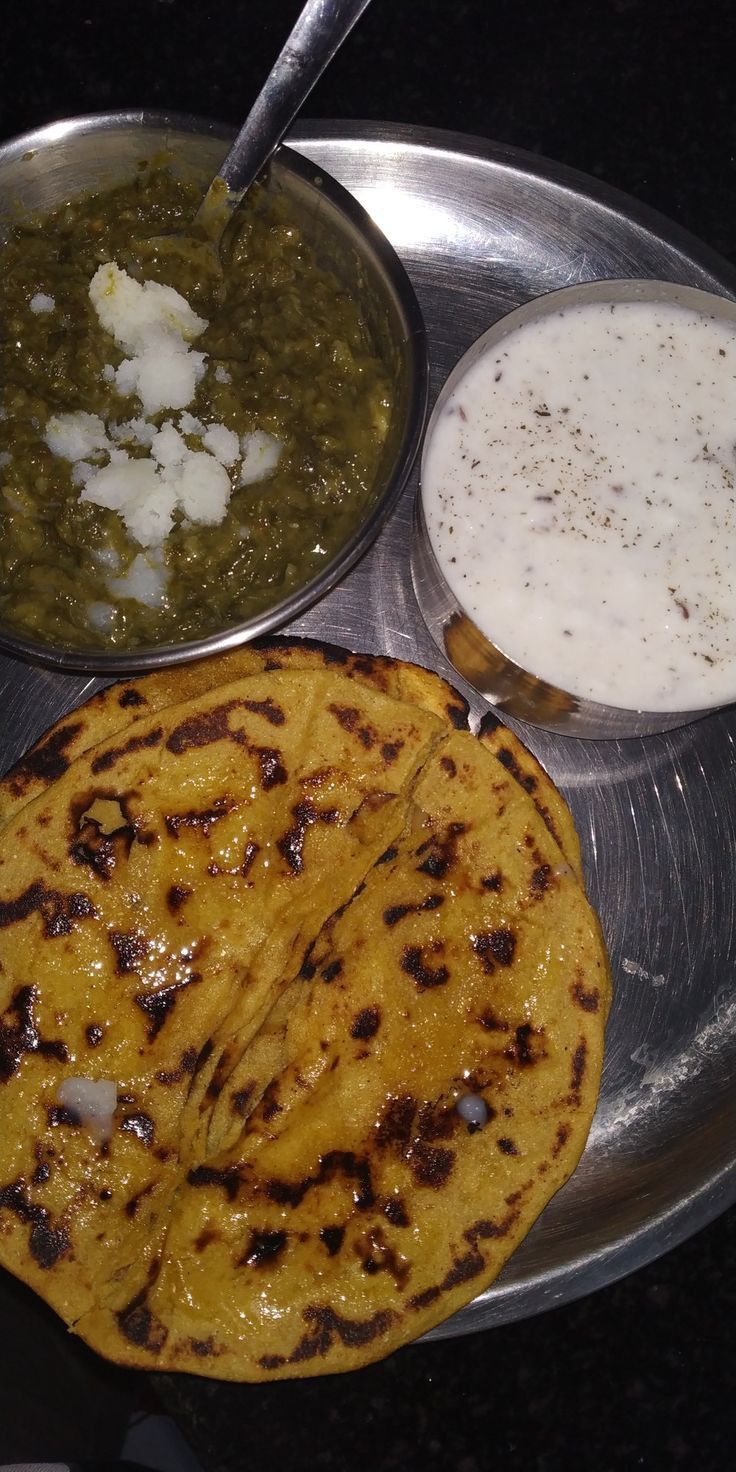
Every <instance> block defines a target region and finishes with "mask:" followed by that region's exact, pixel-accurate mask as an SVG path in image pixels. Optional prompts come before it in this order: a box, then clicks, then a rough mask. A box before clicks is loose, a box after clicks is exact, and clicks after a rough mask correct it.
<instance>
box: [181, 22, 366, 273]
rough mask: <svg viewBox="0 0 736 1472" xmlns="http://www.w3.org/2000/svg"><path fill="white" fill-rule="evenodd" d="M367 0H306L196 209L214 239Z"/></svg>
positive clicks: (216, 241) (216, 240) (198, 219)
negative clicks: (219, 167) (230, 146)
mask: <svg viewBox="0 0 736 1472" xmlns="http://www.w3.org/2000/svg"><path fill="white" fill-rule="evenodd" d="M368 4H369V0H307V3H306V5H305V6H304V9H303V10H302V11H301V14H300V15H299V17H298V19H297V21H296V24H295V26H294V29H293V30H292V32H291V35H290V36H289V38H288V40H287V42H286V44H285V46H284V48H283V50H282V51H281V52H280V54H279V56H278V57H277V58H276V61H275V63H274V65H273V67H272V68H271V71H270V72H269V74H268V76H267V78H266V81H265V82H264V85H263V87H262V88H261V91H260V92H259V94H258V96H257V98H256V100H255V102H254V103H253V106H252V108H251V110H250V112H249V113H248V116H247V118H246V120H245V122H244V123H243V126H242V128H241V129H240V132H239V133H238V136H237V138H236V139H235V142H234V143H233V146H232V148H231V149H230V152H229V153H228V155H227V158H226V159H225V161H224V163H223V165H222V168H221V169H220V171H219V173H218V174H217V175H216V176H215V178H214V179H213V180H212V183H211V184H210V187H209V189H208V190H207V193H206V194H205V197H204V199H203V200H202V203H201V205H200V207H199V209H198V210H197V213H196V215H195V224H197V225H199V226H200V227H201V228H203V229H204V230H205V231H206V233H207V236H208V238H209V239H210V240H212V241H213V243H214V244H219V242H220V240H221V239H222V235H223V232H224V230H225V229H226V227H227V225H228V222H229V220H230V218H231V216H232V213H233V210H235V209H237V207H238V205H239V204H240V202H241V200H242V199H243V197H244V195H245V194H246V193H247V191H248V189H249V188H250V186H251V184H252V183H253V181H254V180H255V179H256V178H257V177H258V175H259V174H260V172H261V170H262V169H263V167H264V165H265V164H267V163H268V160H269V159H270V157H271V154H272V153H274V152H275V150H276V148H277V147H278V145H279V143H280V142H281V139H282V138H283V136H284V133H285V132H286V130H287V128H288V126H289V124H290V123H291V122H292V121H293V119H294V118H295V117H296V114H297V113H298V112H299V109H300V108H301V106H302V104H303V103H304V102H305V101H306V99H307V97H308V96H309V93H310V92H311V90H312V88H313V87H314V85H315V83H316V82H318V81H319V78H320V77H321V76H322V73H323V71H324V70H325V68H326V67H327V66H328V65H329V63H330V62H331V61H332V58H333V56H334V55H335V53H336V52H337V51H339V49H340V47H341V46H342V43H343V41H344V40H346V38H347V36H348V35H349V34H350V32H351V30H352V29H353V26H354V25H355V23H356V21H357V20H359V19H360V17H361V15H362V14H363V11H364V10H365V9H366V6H367V5H368Z"/></svg>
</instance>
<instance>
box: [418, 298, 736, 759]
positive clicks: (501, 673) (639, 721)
mask: <svg viewBox="0 0 736 1472" xmlns="http://www.w3.org/2000/svg"><path fill="white" fill-rule="evenodd" d="M591 301H592V302H600V301H604V302H632V301H645V302H654V303H661V302H666V303H668V304H670V305H679V306H683V307H689V308H690V309H691V310H693V311H697V312H700V313H705V314H706V315H710V316H717V317H719V318H721V319H723V320H727V321H729V322H736V302H735V301H733V300H730V299H728V298H725V297H719V296H715V295H713V294H712V293H711V292H706V291H701V290H699V289H698V288H696V287H692V286H678V285H675V284H674V283H670V282H666V281H640V280H620V281H619V280H617V281H596V282H588V283H585V284H583V285H578V286H571V287H563V288H562V289H561V290H558V291H552V292H549V293H548V294H547V295H545V296H542V297H536V298H534V299H533V300H532V301H529V302H526V303H525V304H524V305H523V306H521V307H517V308H516V309H515V310H514V311H512V312H509V313H508V314H507V315H506V316H505V317H502V318H500V319H499V321H497V322H495V323H494V324H493V326H492V327H490V328H489V329H488V331H487V332H484V333H483V334H482V336H481V337H479V338H478V339H477V341H476V342H474V343H473V345H472V347H470V348H469V349H468V351H467V353H465V355H464V356H463V357H462V358H461V359H460V362H459V363H458V364H457V365H456V367H455V368H454V369H453V371H452V373H451V374H450V376H449V378H448V379H447V381H446V383H445V384H444V385H443V387H442V390H441V392H440V395H439V398H438V399H437V402H436V404H435V406H434V409H433V411H432V414H431V416H430V419H429V423H428V425H427V432H426V435H425V441H424V445H425V448H424V454H423V459H422V474H421V483H422V484H423V483H424V479H425V475H424V471H425V466H426V458H427V447H428V445H429V443H430V441H431V437H432V429H433V426H434V424H435V422H436V420H437V419H438V417H439V415H440V414H441V413H442V410H443V408H444V406H445V404H446V402H447V400H448V398H449V396H450V394H451V393H452V392H453V390H454V389H455V387H456V386H457V384H458V383H459V382H460V380H461V379H462V378H463V377H464V376H465V374H466V373H467V372H468V370H469V369H470V368H471V367H472V366H473V364H474V363H475V362H476V361H477V359H478V358H480V357H482V356H483V355H484V354H485V353H487V352H488V351H489V349H491V348H494V347H496V346H497V345H498V343H499V342H500V341H501V340H502V339H503V338H504V337H506V336H507V335H508V334H509V333H511V332H514V331H516V329H517V328H519V327H521V326H522V325H523V324H524V323H525V322H528V321H530V320H531V319H539V318H541V317H544V316H547V315H549V314H551V313H555V312H559V311H560V310H561V309H562V308H563V307H568V306H570V307H573V306H578V305H581V304H583V303H585V302H591ZM412 579H413V582H414V591H415V593H416V596H417V601H418V603H419V607H420V609H421V611H422V615H423V617H424V620H425V623H426V624H427V627H428V629H429V632H430V634H431V635H432V638H433V639H434V641H435V643H436V644H437V646H438V647H439V649H441V650H442V653H443V654H444V655H445V656H446V657H447V658H448V659H449V661H450V663H451V664H452V665H453V666H454V668H455V669H456V670H457V671H458V673H459V674H461V675H462V676H463V678H464V679H465V680H467V682H468V684H469V685H472V686H473V687H474V688H475V689H476V690H477V691H478V693H479V694H480V695H482V696H484V697H485V699H486V700H487V701H488V702H489V704H490V705H492V706H494V707H495V708H496V709H497V710H501V711H504V712H505V713H506V714H507V715H510V716H512V717H515V718H516V719H518V720H521V721H528V722H529V723H530V724H531V725H534V726H542V727H543V728H544V729H546V730H548V731H555V732H558V733H559V734H561V735H564V736H578V737H583V738H587V739H590V740H605V739H608V738H623V737H629V736H648V735H652V734H655V733H657V732H661V731H670V730H674V729H675V728H676V727H678V726H685V725H688V724H689V723H690V722H691V721H697V720H701V719H702V718H703V717H704V716H708V715H712V714H713V711H714V710H716V709H721V708H722V706H721V705H718V706H709V707H707V708H702V709H698V710H684V711H646V710H629V709H625V708H623V707H621V706H613V705H604V704H602V703H600V702H598V701H594V700H589V699H586V698H584V697H582V696H577V695H573V694H571V693H570V692H569V691H568V690H562V689H559V688H558V687H557V686H556V685H553V684H550V683H549V682H548V681H547V680H544V679H542V678H540V677H539V676H538V675H536V674H535V673H533V672H532V671H531V670H527V669H523V668H522V667H521V666H520V665H518V664H516V663H515V662H514V660H512V659H510V658H509V657H508V655H506V654H505V653H504V652H503V650H502V649H500V648H499V647H498V646H497V645H496V644H494V643H493V642H492V640H491V639H489V638H488V637H487V635H486V634H484V633H483V632H482V631H481V630H480V629H479V628H478V627H477V625H476V624H475V623H474V622H473V620H472V619H471V618H470V617H469V616H468V614H467V613H466V612H465V610H464V609H463V608H462V606H461V605H460V603H459V602H458V600H457V598H456V597H455V594H454V593H453V591H452V589H451V588H450V587H449V585H448V583H447V581H446V579H445V577H444V575H443V572H442V570H441V568H440V566H439V563H438V561H437V558H436V557H435V553H434V549H433V547H432V544H431V541H430V537H429V532H428V529H427V524H426V521H425V517H424V510H423V505H422V498H421V491H420V495H419V496H418V497H417V502H416V516H415V534H414V539H413V546H412ZM734 698H735V699H736V691H735V692H734Z"/></svg>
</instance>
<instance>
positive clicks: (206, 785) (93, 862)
mask: <svg viewBox="0 0 736 1472" xmlns="http://www.w3.org/2000/svg"><path fill="white" fill-rule="evenodd" d="M297 659H298V656H296V655H295V656H294V660H293V661H291V660H290V659H288V658H287V659H286V660H281V661H279V663H280V665H281V667H280V668H278V669H273V668H271V669H268V670H263V671H262V672H259V673H252V674H250V675H248V676H246V677H245V678H239V679H236V680H233V681H230V682H229V683H226V684H222V683H220V681H219V679H216V678H213V677H209V680H208V682H207V680H206V679H205V682H204V684H203V693H198V694H197V695H196V696H193V695H191V693H190V694H189V695H188V696H187V698H186V699H184V700H183V701H180V702H175V703H171V702H167V701H166V700H163V701H162V704H161V705H160V707H159V708H158V709H156V710H154V711H153V713H147V714H145V715H140V716H138V717H137V718H136V719H135V721H132V722H128V723H127V724H126V725H124V726H123V728H122V730H121V729H120V728H117V729H116V730H114V731H113V734H112V735H107V736H106V737H105V739H102V740H99V741H97V742H96V744H94V745H92V746H91V747H89V749H88V750H84V751H82V752H81V753H80V754H79V755H77V756H76V758H75V759H74V760H73V761H72V762H71V763H70V764H69V765H68V767H66V769H65V770H64V771H63V773H61V774H60V775H59V776H58V778H57V779H56V780H55V781H54V782H52V783H48V782H45V781H42V782H41V790H40V791H37V795H36V796H35V797H31V796H30V794H29V792H28V791H26V792H25V793H23V794H22V796H23V799H24V801H23V802H22V803H20V802H19V805H18V807H17V809H16V811H15V815H14V816H12V817H9V818H8V821H7V823H6V827H5V829H4V831H3V834H2V841H1V843H0V967H1V968H2V969H1V970H0V1090H2V1095H3V1104H4V1111H3V1118H4V1128H3V1132H2V1135H1V1136H0V1260H1V1261H2V1262H3V1263H4V1264H5V1265H6V1266H7V1267H9V1268H10V1270H11V1271H13V1272H14V1273H16V1274H17V1276H19V1277H21V1278H23V1279H24V1280H25V1281H26V1282H29V1283H30V1284H31V1286H33V1287H34V1288H35V1289H36V1291H38V1292H39V1293H40V1294H41V1295H42V1296H43V1297H44V1298H45V1299H46V1300H47V1301H48V1302H49V1303H50V1304H51V1305H52V1306H53V1307H54V1308H55V1309H56V1311H57V1312H58V1313H60V1314H61V1315H62V1316H63V1317H64V1319H65V1320H66V1321H67V1323H69V1325H70V1327H72V1328H73V1329H74V1330H75V1332H77V1333H78V1334H80V1335H81V1336H82V1337H83V1338H84V1339H86V1340H87V1342H88V1343H90V1344H91V1345H93V1347H95V1348H96V1349H98V1350H99V1351H100V1352H101V1353H103V1354H105V1355H106V1356H107V1357H108V1358H110V1359H113V1360H116V1361H118V1362H121V1363H125V1364H129V1365H138V1366H142V1367H146V1368H156V1367H158V1368H165V1369H169V1370H187V1371H190V1372H195V1373H200V1374H207V1375H212V1376H215V1377H218V1378H225V1379H234V1380H243V1379H244V1380H259V1379H269V1378H274V1377H282V1376H286V1375H297V1374H316V1373H327V1372H332V1371H340V1370H345V1369H349V1368H353V1367H356V1366H358V1365H360V1364H364V1363H366V1362H368V1361H370V1360H372V1359H375V1358H378V1357H380V1356H381V1355H384V1354H386V1353H388V1352H389V1351H390V1350H391V1349H393V1348H395V1347H396V1346H397V1345H398V1344H401V1343H404V1342H406V1340H408V1339H410V1338H413V1337H415V1336H416V1335H418V1334H420V1333H422V1332H424V1331H425V1330H426V1329H427V1328H428V1327H430V1326H431V1324H433V1323H435V1322H437V1321H438V1320H439V1319H441V1318H443V1317H445V1316H446V1315H447V1314H449V1313H451V1312H453V1311H454V1310H455V1309H456V1308H458V1307H459V1306H460V1305H461V1304H462V1303H464V1302H466V1301H467V1300H468V1298H470V1297H471V1296H473V1295H474V1294H475V1293H477V1292H479V1291H481V1289H482V1288H484V1287H485V1286H486V1285H487V1284H488V1282H490V1281H491V1280H492V1278H493V1277H494V1276H495V1275H496V1273H497V1272H498V1271H499V1269H500V1267H501V1266H502V1264H503V1262H504V1261H505V1260H506V1258H507V1257H508V1255H509V1253H510V1252H511V1251H512V1250H513V1248H514V1246H515V1245H516V1244H517V1243H518V1241H520V1240H521V1238H522V1237H523V1235H524V1233H525V1232H526V1231H527V1230H528V1228H529V1226H530V1225H531V1223H532V1222H533V1220H534V1219H535V1217H536V1216H537V1215H538V1213H539V1211H540V1210H541V1209H542V1208H543V1206H544V1205H545V1203H546V1201H547V1200H548V1199H549V1197H550V1196H551V1194H552V1193H553V1192H554V1191H555V1190H556V1189H557V1188H558V1187H559V1185H560V1184H561V1183H562V1181H563V1180H564V1179H566V1177H567V1176H568V1175H569V1173H570V1171H571V1170H572V1169H573V1167H574V1165H575V1163H576V1161H577V1158H578V1156H579V1154H580V1151H581V1150H582V1148H583V1145H584V1142H585V1137H586V1134H587V1129H588V1126H589V1123H590V1119H591V1117H592V1113H593V1109H594V1106H595V1099H596V1096H597V1089H598V1081H599V1075H600V1066H601V1058H602V1045H603V1028H604V1023H605V1016H606V1013H607V1009H608V1004H609V995H610V983H609V977H608V969H607V961H606V956H605V948H604V946H603V942H602V939H601V936H600V930H599V927H598V923H597V920H596V918H595V915H594V914H593V912H592V910H591V909H590V906H589V905H588V903H587V900H586V899H585V896H584V893H583V890H582V888H581V885H580V884H579V882H578V879H577V877H576V872H575V871H576V866H577V863H578V850H577V844H576V840H574V837H573V838H571V836H570V834H571V831H572V830H569V828H568V823H569V820H568V819H567V817H566V809H565V807H564V804H563V802H562V799H561V798H560V797H559V794H557V793H556V791H555V789H554V788H553V787H552V784H551V783H549V779H548V778H547V777H546V776H545V774H543V773H542V771H541V768H539V767H538V765H537V764H536V763H535V761H534V759H533V758H531V757H529V755H528V753H525V752H524V748H523V747H521V746H520V744H519V743H517V742H516V741H515V739H514V738H513V737H511V736H510V734H509V733H508V732H505V733H504V732H499V731H496V732H494V731H489V732H486V733H485V735H484V739H483V740H478V739H477V738H475V737H474V736H472V735H471V734H470V733H469V732H467V731H458V730H455V729H454V728H453V725H452V724H451V721H450V720H448V715H447V705H448V703H449V704H450V705H452V704H453V701H452V699H451V697H448V696H447V694H446V692H447V691H449V689H450V687H447V686H443V682H437V683H436V684H434V683H433V681H432V679H431V678H429V679H428V680H427V681H425V679H424V678H423V673H424V672H417V671H415V670H414V668H413V667H408V666H400V667H399V669H398V671H397V668H396V665H395V664H392V671H393V674H392V677H391V678H392V689H393V690H398V691H401V690H402V689H403V690H404V691H410V692H411V693H412V695H415V694H416V693H417V692H422V693H424V692H425V691H426V690H427V689H429V688H430V687H431V689H432V690H433V691H434V692H435V697H434V704H435V706H436V707H438V706H439V707H440V708H439V709H437V708H436V709H434V710H432V709H427V708H424V707H423V706H422V705H421V704H415V703H413V700H412V698H411V696H409V698H407V697H406V696H402V697H401V698H398V699H397V698H395V696H394V695H393V694H387V693H385V691H383V690H380V689H378V688H376V684H375V682H373V681H371V680H370V679H368V680H362V681H360V680H357V679H356V678H355V676H354V672H351V671H347V672H345V670H344V669H343V670H342V671H339V672H336V670H335V667H334V662H333V663H332V665H331V666H329V667H326V666H325V662H324V660H323V659H320V660H317V661H311V662H310V664H309V667H307V668H305V667H304V666H300V665H299V664H297V663H296V660H297ZM224 672H225V673H232V666H228V667H227V669H226V670H225V671H224ZM175 673H178V672H175ZM220 673H223V670H222V666H221V667H220ZM140 683H141V685H144V682H143V681H141V682H140ZM440 687H443V688H442V690H441V693H440ZM132 688H137V686H132ZM144 688H145V685H144ZM165 689H168V693H169V694H171V693H173V687H172V686H168V687H166V686H165V684H164V683H162V684H161V685H160V686H159V694H160V695H161V694H162V692H163V691H164V690H165ZM105 693H106V694H107V692H105ZM431 703H432V702H431V700H429V699H425V705H429V704H431ZM443 703H444V704H443ZM99 708H100V707H99V703H98V705H97V706H96V708H95V711H94V713H93V715H92V717H90V718H89V724H88V726H87V731H88V734H89V733H90V732H93V733H94V734H97V733H98V731H99V729H100V727H99V726H98V725H97V724H96V722H97V719H98V713H99ZM114 708H115V696H114V694H112V695H107V703H106V704H104V703H103V706H102V709H103V710H107V711H110V710H114ZM117 708H118V710H120V709H125V707H120V706H119V705H118V707H117ZM456 708H460V709H461V703H460V702H457V703H456ZM443 711H444V713H443ZM105 719H107V717H105ZM82 720H83V724H84V723H85V722H86V721H87V715H86V713H83V716H82ZM103 724H104V722H103ZM34 782H36V779H35V778H34ZM79 1078H89V1079H92V1080H94V1081H96V1082H97V1084H98V1085H99V1084H103V1085H104V1084H105V1083H109V1082H112V1083H114V1085H115V1094H116V1097H117V1103H116V1106H115V1110H114V1115H113V1116H112V1118H111V1119H110V1120H109V1121H108V1126H109V1128H110V1133H109V1137H107V1138H103V1136H102V1135H101V1133H100V1129H99V1125H98V1123H97V1122H94V1121H93V1122H92V1123H90V1121H89V1120H83V1119H80V1117H79V1116H78V1115H76V1114H75V1112H74V1110H73V1109H71V1110H70V1109H69V1108H68V1107H66V1106H65V1105H64V1104H63V1103H60V1102H59V1101H60V1098H61V1099H62V1100H63V1098H64V1092H63V1087H62V1085H63V1083H64V1080H67V1081H68V1080H70V1079H71V1080H76V1079H79ZM60 1088H61V1090H62V1092H61V1095H60ZM467 1095H470V1096H471V1098H472V1100H473V1101H474V1103H473V1105H472V1107H473V1108H476V1109H477V1108H480V1109H481V1110H483V1108H484V1107H485V1109H486V1110H487V1117H486V1119H485V1121H484V1122H483V1123H482V1125H481V1126H480V1127H478V1126H477V1124H475V1123H474V1122H473V1121H472V1120H470V1121H468V1120H467V1119H466V1118H465V1117H464V1115H463V1112H462V1108H464V1107H465V1106H464V1105H463V1106H462V1108H461V1109H460V1110H458V1103H459V1102H460V1101H461V1100H462V1099H463V1098H464V1096H467Z"/></svg>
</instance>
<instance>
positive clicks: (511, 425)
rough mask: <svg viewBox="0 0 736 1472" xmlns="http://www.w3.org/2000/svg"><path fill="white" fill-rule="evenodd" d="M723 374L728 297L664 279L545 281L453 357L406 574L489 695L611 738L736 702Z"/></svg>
mask: <svg viewBox="0 0 736 1472" xmlns="http://www.w3.org/2000/svg"><path fill="white" fill-rule="evenodd" d="M734 381H736V303H734V302H733V301H728V300H725V299H722V298H721V297H717V296H713V295H711V294H710V293H707V292H703V291H699V290H696V289H694V288H691V287H681V286H677V285H674V284H670V283H667V282H656V281H601V282H596V283H590V284H587V285H584V286H575V287H571V288H566V289H562V290H560V291H556V292H552V293H550V294H549V295H547V296H544V297H542V298H539V299H537V300H535V301H532V302H529V303H527V304H526V305H525V306H523V307H521V308H519V309H517V310H516V311H514V312H512V313H510V314H509V315H508V316H507V317H505V318H503V319H502V320H501V321H499V322H497V323H496V324H495V326H493V327H492V328H491V329H490V330H489V331H488V332H486V333H485V334H484V335H483V336H482V337H481V338H479V339H478V341H477V342H476V343H475V344H474V346H473V347H472V348H471V349H470V351H469V353H467V354H466V356H465V357H464V358H463V359H462V360H461V362H460V363H459V364H458V366H457V367H456V369H455V370H454V372H453V373H452V375H451V376H450V379H449V380H448V382H447V384H446V385H445V387H444V389H443V391H442V393H441V395H440V398H439V401H438V403H437V405H436V407H435V410H434V413H433V415H432V419H431V421H430V425H429V430H428V434H427V439H426V443H425V449H424V455H423V461H422V500H421V507H420V511H419V525H418V532H417V539H416V547H415V552H414V576H415V584H416V588H417V593H418V596H419V601H420V604H421V606H422V609H423V611H424V613H425V617H426V619H427V622H428V624H429V627H430V629H431V631H432V633H433V635H434V637H435V639H436V640H437V642H438V644H439V645H440V647H441V648H443V649H444V652H445V653H446V654H447V655H448V657H449V658H450V659H451V661H452V662H453V664H454V665H455V667H456V668H457V669H458V670H460V671H461V673H462V674H464V675H465V677H466V678H467V679H468V680H469V681H470V682H471V683H472V684H473V685H474V686H475V687H476V688H477V689H478V690H479V691H481V693H483V694H485V695H486V696H487V697H488V698H489V699H490V700H491V701H492V703H493V704H495V705H497V706H499V707H501V708H502V709H504V710H506V711H508V712H509V713H510V714H511V715H515V716H518V717H519V718H521V719H525V720H529V721H532V722H536V723H537V724H539V725H542V726H546V727H548V728H549V729H551V730H556V731H561V732H565V733H567V734H570V735H580V736H590V737H605V736H632V735H644V734H647V733H648V732H653V731H663V730H668V729H670V728H672V727H675V726H678V725H683V724H685V723H686V722H688V721H691V720H695V719H698V718H699V717H700V716H702V715H705V714H707V713H708V712H709V711H710V710H712V709H714V708H718V707H720V706H722V705H725V704H729V703H730V702H731V701H732V700H733V699H734V698H736V624H735V622H734V618H733V611H732V610H733V593H732V578H733V573H732V569H733V566H734V564H735V563H736V509H735V508H734V497H733V490H734V469H735V468H734V461H733V409H732V401H733V385H734Z"/></svg>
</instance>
